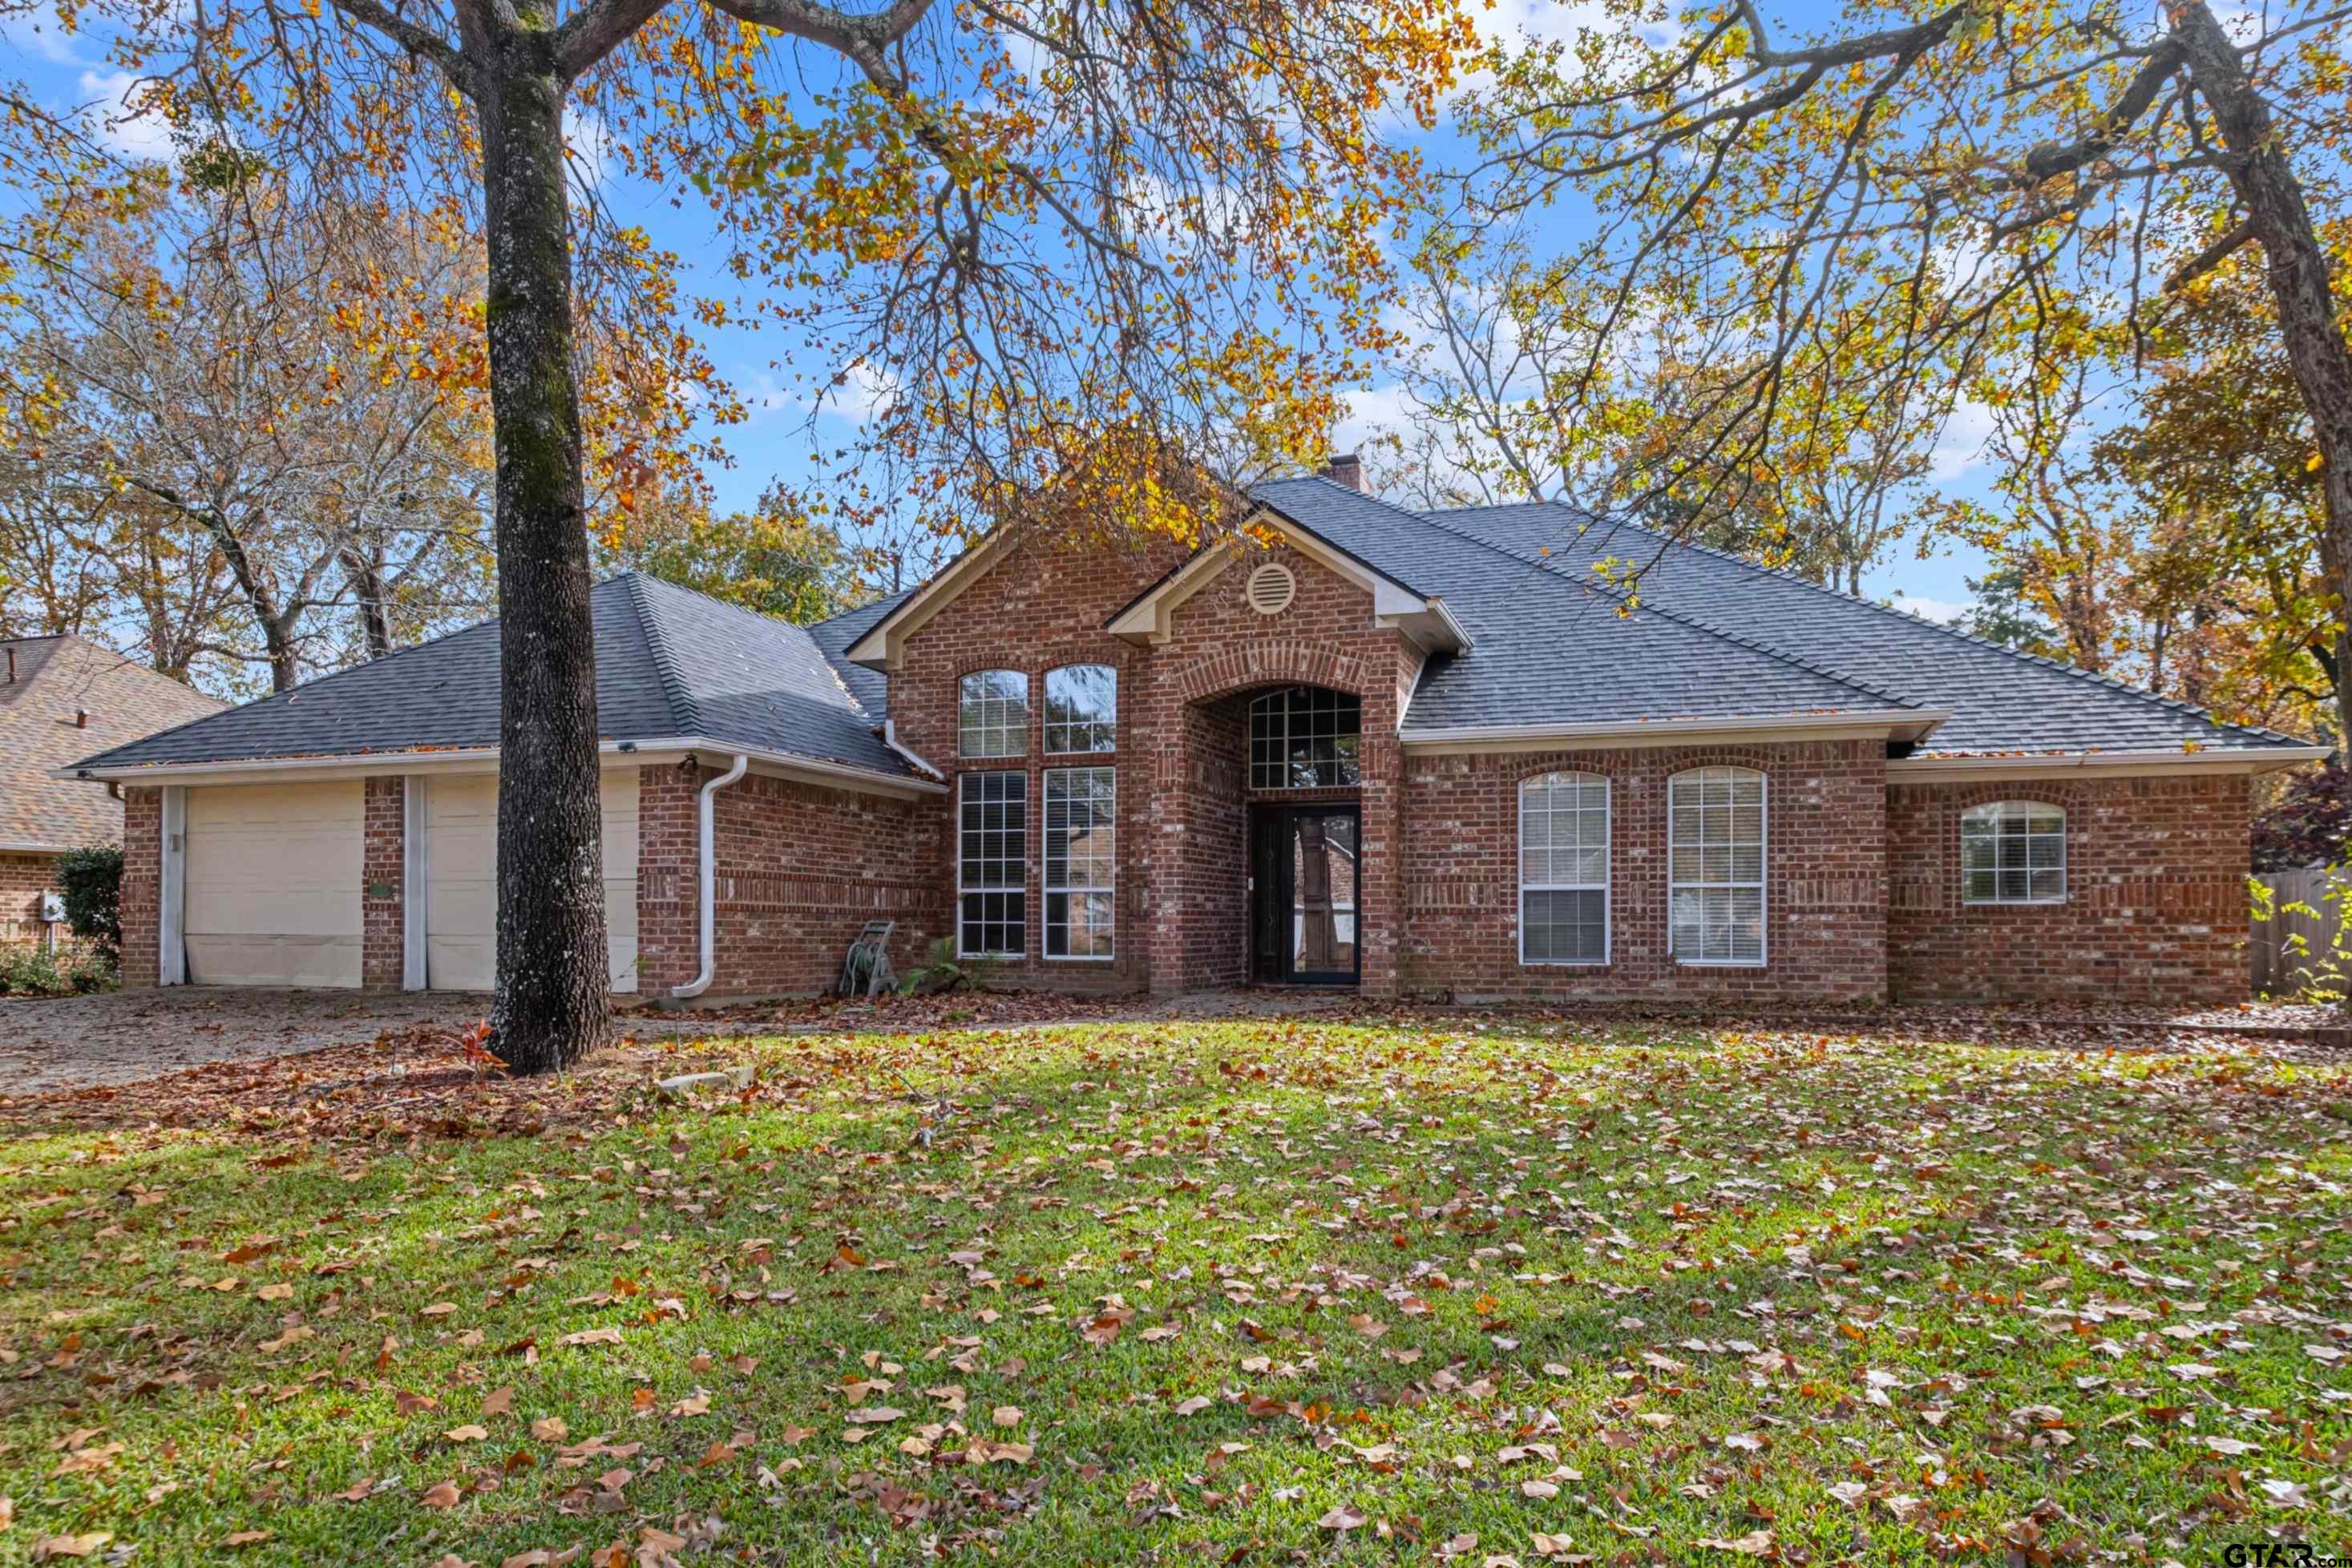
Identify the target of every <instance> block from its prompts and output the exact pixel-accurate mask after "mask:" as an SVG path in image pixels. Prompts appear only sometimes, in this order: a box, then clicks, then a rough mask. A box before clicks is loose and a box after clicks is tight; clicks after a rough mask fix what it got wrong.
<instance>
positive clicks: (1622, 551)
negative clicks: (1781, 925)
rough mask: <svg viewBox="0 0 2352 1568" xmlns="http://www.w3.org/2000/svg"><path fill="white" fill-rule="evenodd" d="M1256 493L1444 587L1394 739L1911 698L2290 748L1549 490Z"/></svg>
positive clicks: (1315, 482) (1991, 741) (2041, 747)
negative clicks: (1440, 655)
mask: <svg viewBox="0 0 2352 1568" xmlns="http://www.w3.org/2000/svg"><path fill="white" fill-rule="evenodd" d="M1251 493H1252V494H1253V496H1254V497H1255V498H1257V499H1259V500H1264V501H1265V503H1266V504H1268V505H1269V506H1271V507H1273V508H1274V509H1275V510H1276V511H1278V512H1280V513H1281V514H1282V515H1283V516H1285V517H1287V518H1289V519H1291V520H1292V521H1296V522H1297V523H1298V524H1299V525H1300V526H1302V527H1305V528H1307V529H1308V530H1309V531H1312V532H1314V533H1315V534H1316V535H1318V537H1320V538H1323V539H1325V540H1327V541H1328V542H1330V543H1332V544H1335V545H1337V546H1339V547H1340V548H1342V549H1345V550H1347V551H1349V552H1350V553H1352V554H1355V555H1357V556H1358V557H1359V558H1360V559H1362V560H1364V561H1365V562H1366V563H1369V564H1371V565H1373V566H1374V567H1375V568H1376V569H1378V570H1380V571H1381V572H1382V573H1383V574H1387V575H1389V576H1391V577H1394V578H1396V579H1398V580H1399V581H1402V582H1410V583H1417V584H1421V585H1422V587H1423V589H1425V590H1427V591H1430V592H1433V593H1436V594H1438V595H1441V596H1442V597H1443V598H1444V603H1445V605H1446V606H1447V608H1448V609H1450V610H1451V611H1452V612H1453V613H1454V616H1455V618H1456V619H1458V620H1460V621H1461V622H1462V624H1463V625H1464V626H1465V628H1466V629H1467V630H1468V631H1469V633H1470V636H1471V637H1472V639H1473V641H1474V643H1475V647H1474V648H1473V649H1472V651H1471V652H1470V653H1469V654H1468V655H1466V656H1465V657H1463V658H1453V659H1437V660H1433V661H1432V663H1431V665H1430V667H1429V668H1428V669H1427V670H1425V671H1424V672H1423V676H1422V679H1421V684H1420V687H1419V689H1417V691H1416V692H1415V694H1414V697H1413V700H1412V708H1411V710H1409V712H1408V714H1407V717H1406V726H1405V731H1404V733H1405V735H1406V737H1407V738H1408V739H1409V738H1411V737H1412V735H1413V734H1414V733H1415V732H1416V731H1423V732H1425V731H1430V730H1434V729H1450V728H1454V727H1467V726H1484V725H1502V724H1531V723H1545V722H1554V721H1558V722H1596V723H1597V722H1629V723H1630V722H1641V721H1659V720H1664V719H1670V718H1704V717H1735V716H1737V717H1751V716H1752V717H1765V716H1784V715H1790V714H1796V713H1806V712H1822V713H1827V712H1834V711H1858V710H1864V709H1868V710H1879V711H1884V710H1890V709H1898V708H1917V709H1922V710H1938V711H1948V712H1949V713H1950V714H1951V717H1950V718H1949V719H1948V720H1947V721H1944V723H1943V724H1942V725H1940V726H1939V727H1938V728H1937V730H1936V731H1935V732H1934V733H1932V734H1931V735H1929V736H1928V738H1927V741H1926V742H1923V743H1922V744H1921V746H1920V747H1919V751H1918V754H1921V755H1938V754H1955V753H1959V754H1983V753H1990V752H2080V751H2110V752H2112V751H2177V750H2180V749H2181V748H2182V747H2183V745H2184V743H2186V742H2193V743H2195V744H2196V745H2198V746H2200V747H2203V748H2206V749H2212V750H2220V749H2228V748H2232V747H2237V748H2242V747H2249V746H2276V745H2292V744H2297V743H2299V742H2296V741H2295V740H2294V738H2293V737H2291V736H2287V735H2282V734H2279V733H2276V732H2275V731H2269V730H2260V729H2253V728H2250V727H2247V726H2242V725H2234V724H2222V723H2219V722H2217V721H2214V720H2212V719H2211V718H2210V717H2208V716H2207V715H2205V714H2204V713H2202V712H2200V711H2199V710H2196V709H2194V708H2191V707H2189V705H2188V704H2186V703H2181V702H2176V701H2172V700H2168V699H2164V698H2159V697H2156V696H2152V695H2150V694H2149V693H2147V692H2144V691H2140V690H2137V689H2134V688H2132V687H2129V686H2126V685H2124V684H2123V683H2121V682H2119V681H2115V680H2110V679H2105V678H2103V677H2100V676H2095V675H2091V674H2089V673H2087V672H2084V671H2082V670H2078V669H2074V668H2070V667H2068V666H2065V665H2062V664H2058V663H2055V662H2053V661H2052V660H2049V659H2045V658H2035V657H2033V656H2032V655H2028V654H2022V653H2019V652H2017V651H2016V650H2014V649H2011V648H2007V647H2000V646H1999V645H1997V644H1993V643H1989V642H1985V641H1983V640H1981V639H1979V638H1976V637H1969V636H1968V635H1966V634H1964V633H1961V632H1958V631H1955V630H1953V629H1951V628H1950V627H1948V626H1938V625H1937V624H1936V623H1934V622H1931V621H1927V620H1923V619H1921V618H1919V617H1918V616H1913V615H1910V614H1907V613H1906V612H1904V611H1901V610H1897V609H1892V608H1889V607H1887V606H1885V605H1873V604H1870V603H1867V602H1865V601H1863V600H1859V599H1853V598H1850V597H1848V596H1846V595H1843V594H1840V593H1837V592H1835V591H1834V590H1832V589H1827V588H1822V587H1818V586H1816V585H1814V584H1811V583H1807V582H1805V581H1804V580H1803V579H1802V578H1800V577H1797V576H1795V575H1794V574H1790V573H1786V572H1778V571H1771V570H1768V569H1766V568H1763V567H1759V566H1755V565H1752V564H1750V563H1747V562H1744V561H1741V560H1739V559H1738V558H1737V557H1735V556H1731V555H1727V554H1724V553H1721V552H1717V551H1712V550H1707V549H1704V548H1701V547H1698V546H1694V545H1688V544H1684V543H1681V542H1677V541H1675V540H1673V539H1670V538H1668V537H1666V536H1664V535H1663V534H1660V533H1656V532H1654V531H1649V530H1646V529H1642V528H1638V527H1634V526H1633V525H1632V524H1629V523H1622V522H1615V521H1596V520H1594V519H1593V518H1591V516H1589V515H1588V514H1585V513H1582V512H1579V511H1577V510H1573V509H1571V508H1569V507H1565V506H1561V505H1559V504H1557V503H1552V502H1535V503H1528V504H1522V505H1513V506H1497V507H1473V508H1465V509H1461V510H1445V511H1433V512H1415V511H1409V510H1405V509H1403V508H1402V507H1396V506H1391V505H1389V504H1388V503H1386V502H1384V501H1381V500H1377V499H1375V498H1373V497H1370V496H1365V495H1361V494H1359V493H1358V492H1356V491H1354V490H1351V489H1348V488H1346V487H1345V486H1341V485H1337V484H1333V483H1332V482H1330V481H1329V480H1328V479H1287V480H1278V481H1276V482H1274V483H1271V484H1266V485H1262V486H1260V487H1258V488H1257V489H1255V490H1253V491H1252V492H1251ZM1545 552H1549V553H1545ZM1603 559H1614V560H1616V561H1620V562H1625V563H1631V564H1633V565H1637V566H1639V567H1641V568H1642V574H1641V576H1640V579H1639V583H1638V596H1639V605H1637V606H1636V607H1634V608H1633V609H1632V611H1631V613H1630V614H1625V615H1621V614H1620V613H1619V612H1620V610H1621V607H1622V600H1621V599H1620V598H1619V597H1618V596H1617V595H1615V594H1614V593H1612V591H1610V590H1608V589H1607V588H1606V587H1604V586H1603V585H1601V584H1600V583H1599V581H1598V579H1597V577H1596V574H1594V572H1593V565H1594V563H1597V562H1599V561H1601V560H1603Z"/></svg>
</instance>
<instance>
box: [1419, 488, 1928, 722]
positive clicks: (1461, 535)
mask: <svg viewBox="0 0 2352 1568" xmlns="http://www.w3.org/2000/svg"><path fill="white" fill-rule="evenodd" d="M1381 504H1383V505H1387V504H1389V503H1387V502H1382V503H1381ZM1544 504H1556V503H1544ZM1396 510H1399V511H1402V512H1404V514H1405V515H1406V516H1407V517H1410V518H1412V519H1414V520H1415V521H1419V522H1422V523H1423V524H1425V525H1426V526H1428V527H1431V528H1434V529H1436V530H1438V531H1440V532H1442V533H1444V534H1447V535H1449V536H1450V537H1452V538H1454V539H1459V540H1463V541H1465V542H1469V543H1472V544H1475V545H1478V546H1480V547H1481V548H1482V549H1486V550H1491V551H1493V552H1495V553H1496V554H1497V555H1500V556H1501V557H1503V559H1505V560H1506V561H1516V562H1517V563H1520V564H1521V565H1523V566H1531V567H1533V568H1535V569H1536V570H1537V571H1538V572H1542V573H1545V574H1548V575H1549V576H1552V577H1555V578H1558V579H1559V581H1561V582H1563V583H1566V584H1569V585H1570V586H1571V587H1583V588H1588V589H1591V590H1592V591H1594V592H1597V593H1600V594H1602V595H1606V596H1608V597H1610V598H1612V599H1614V600H1615V601H1617V603H1618V604H1619V605H1621V606H1622V607H1623V608H1624V609H1626V610H1628V611H1629V612H1631V613H1633V614H1637V615H1638V614H1639V613H1641V612H1642V611H1643V610H1647V611H1649V612H1650V613H1651V614H1652V615H1654V616H1661V617H1663V618H1664V619H1666V620H1669V621H1672V622H1674V623H1675V624H1676V625H1678V626H1687V627H1689V628H1691V629H1692V630H1694V631H1696V632H1699V633H1701V634H1702V635H1704V636H1706V637H1715V638H1717V639H1719V640H1720V641H1723V642H1727V643H1729V644H1731V646H1732V647H1738V648H1745V649H1747V650H1748V652H1750V653H1757V654H1761V655H1763V656H1764V657H1765V658H1772V659H1777V660H1779V661H1780V663H1782V664H1785V665H1789V666H1790V667H1791V668H1797V669H1801V670H1803V671H1804V672H1805V673H1806V674H1808V675H1816V676H1819V677H1821V678H1822V679H1824V680H1830V681H1834V682H1836V683H1837V684H1838V685H1840V686H1843V687H1845V688H1846V689H1849V690H1853V691H1859V692H1861V693H1863V694H1864V696H1867V697H1875V698H1878V699H1880V700H1883V701H1887V702H1892V703H1894V704H1895V706H1896V707H1897V708H1908V709H1915V710H1918V709H1924V706H1925V705H1924V704H1922V703H1921V702H1920V701H1919V700H1917V699H1916V698H1913V697H1906V696H1904V695H1903V694H1902V693H1900V692H1897V691H1893V690H1890V689H1887V688H1885V687H1883V686H1875V685H1873V684H1872V683H1871V682H1869V681H1866V680H1857V679H1854V678H1853V677H1852V676H1849V675H1840V674H1839V673H1838V672H1837V671H1835V670H1833V669H1827V668H1822V666H1820V665H1817V664H1814V663H1812V662H1811V660H1809V659H1802V658H1798V657H1797V656H1796V655H1794V654H1792V653H1790V652H1788V651H1787V650H1785V649H1782V648H1778V647H1773V646H1772V645H1771V644H1770V643H1768V642H1761V641H1759V640H1757V639H1756V638H1753V637H1742V636H1740V635H1739V634H1738V633H1737V632H1729V631H1726V630H1724V628H1722V627H1721V626H1716V625H1714V624H1712V623H1711V622H1707V621H1704V620H1701V619H1700V618H1699V617H1697V616H1692V615H1686V614H1685V613H1684V612H1682V611H1679V610H1669V609H1667V608H1665V607H1664V605H1654V604H1648V603H1629V602H1628V596H1627V595H1624V594H1622V593H1621V592H1619V591H1618V590H1616V589H1613V588H1612V587H1610V586H1609V585H1608V584H1605V583H1588V582H1586V581H1585V580H1584V578H1583V577H1582V576H1581V575H1578V576H1573V577H1571V576H1570V575H1569V574H1566V573H1564V572H1562V571H1560V570H1559V567H1558V566H1556V565H1555V564H1554V563H1552V562H1551V561H1550V560H1549V558H1548V557H1538V558H1537V559H1535V560H1532V561H1531V560H1529V559H1528V557H1526V556H1524V555H1522V554H1520V553H1519V552H1517V551H1516V550H1509V549H1506V548H1505V547H1504V546H1502V545H1499V544H1497V543H1496V542H1494V541H1493V540H1491V539H1481V538H1479V537H1478V536H1477V535H1476V534H1475V533H1471V532H1469V531H1466V530H1464V529H1459V528H1455V527H1454V526H1452V525H1451V524H1448V523H1444V522H1440V521H1437V519H1436V518H1435V517H1433V516H1432V515H1430V514H1429V513H1426V512H1417V511H1410V510H1406V509H1405V508H1403V507H1398V508H1396Z"/></svg>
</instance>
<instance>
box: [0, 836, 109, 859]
mask: <svg viewBox="0 0 2352 1568" xmlns="http://www.w3.org/2000/svg"><path fill="white" fill-rule="evenodd" d="M117 837H120V834H118V835H117ZM84 842H85V843H96V842H101V841H100V840H95V839H88V840H84ZM80 847H81V846H80V845H79V844H0V855H62V854H64V853H65V852H66V851H67V850H68V849H79V848H80Z"/></svg>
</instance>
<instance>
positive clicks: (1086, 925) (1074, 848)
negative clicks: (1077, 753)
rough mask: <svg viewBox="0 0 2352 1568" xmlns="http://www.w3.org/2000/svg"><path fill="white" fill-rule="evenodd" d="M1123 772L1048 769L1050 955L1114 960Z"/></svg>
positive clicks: (1047, 952) (1047, 944) (1047, 942)
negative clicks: (1119, 799)
mask: <svg viewBox="0 0 2352 1568" xmlns="http://www.w3.org/2000/svg"><path fill="white" fill-rule="evenodd" d="M1117 823H1118V770H1116V769H1114V768H1048V769H1046V770H1045V956H1046V957H1048V958H1108V957H1110V956H1112V952H1111V926H1112V924H1113V921H1112V914H1113V910H1114V909H1115V908H1116V906H1117V904H1118V899H1117V898H1116V897H1115V896H1114V894H1113V889H1115V888H1116V886H1117V877H1118V825H1117Z"/></svg>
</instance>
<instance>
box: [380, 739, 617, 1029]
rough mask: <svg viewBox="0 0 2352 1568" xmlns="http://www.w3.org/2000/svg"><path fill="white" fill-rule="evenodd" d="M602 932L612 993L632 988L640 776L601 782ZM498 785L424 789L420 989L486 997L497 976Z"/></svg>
mask: <svg viewBox="0 0 2352 1568" xmlns="http://www.w3.org/2000/svg"><path fill="white" fill-rule="evenodd" d="M498 875H499V781H498V780H497V778H496V777H494V776H492V775H489V774H472V773H469V774H465V775H462V776H448V777H436V778H433V779H431V780H430V781H428V782H427V784H425V984H427V985H429V986H431V987H432V988H433V989H434V990H436V991H488V989H489V988H490V985H491V983H492V982H493V981H494V980H495V979H496V978H497V975H498V931H499V882H498ZM604 925H605V930H606V932H607V934H608V935H609V937H610V939H611V943H612V965H613V989H614V990H615V991H635V989H636V988H637V775H636V773H635V770H634V769H632V770H628V771H625V772H616V773H606V774H605V775H604Z"/></svg>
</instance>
